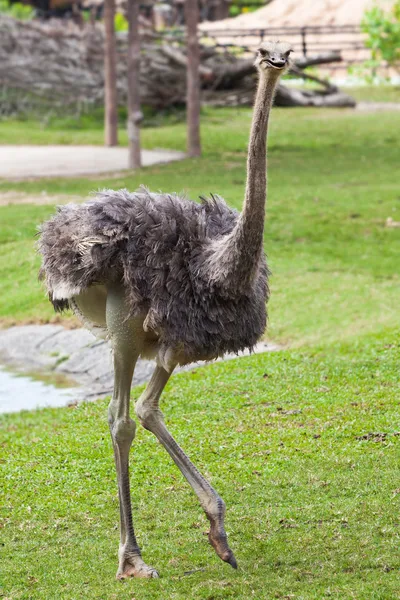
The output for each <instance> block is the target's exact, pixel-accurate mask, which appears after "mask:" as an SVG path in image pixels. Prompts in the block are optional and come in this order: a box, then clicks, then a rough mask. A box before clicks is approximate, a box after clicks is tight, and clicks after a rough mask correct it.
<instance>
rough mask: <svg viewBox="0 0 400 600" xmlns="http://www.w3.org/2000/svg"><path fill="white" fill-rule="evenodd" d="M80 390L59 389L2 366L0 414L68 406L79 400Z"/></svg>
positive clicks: (0, 372) (0, 375)
mask: <svg viewBox="0 0 400 600" xmlns="http://www.w3.org/2000/svg"><path fill="white" fill-rule="evenodd" d="M78 395H79V389H78V388H57V387H56V386H55V385H53V384H50V383H49V384H48V383H43V381H37V380H35V379H32V377H29V376H27V375H19V374H15V373H10V372H9V371H7V370H6V369H4V367H2V366H0V413H12V412H19V411H20V410H33V409H35V408H44V407H46V406H52V407H57V406H66V405H67V404H69V403H70V402H75V401H76V400H77V399H78Z"/></svg>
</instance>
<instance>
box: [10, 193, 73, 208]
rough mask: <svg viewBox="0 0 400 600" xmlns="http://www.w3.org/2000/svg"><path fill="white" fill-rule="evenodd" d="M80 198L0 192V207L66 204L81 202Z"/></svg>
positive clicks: (62, 195) (61, 195) (68, 195)
mask: <svg viewBox="0 0 400 600" xmlns="http://www.w3.org/2000/svg"><path fill="white" fill-rule="evenodd" d="M83 200H85V198H83V197H82V196H72V195H70V194H57V195H51V194H47V192H42V193H40V194H25V193H23V192H0V206H11V205H13V204H67V203H68V202H83Z"/></svg>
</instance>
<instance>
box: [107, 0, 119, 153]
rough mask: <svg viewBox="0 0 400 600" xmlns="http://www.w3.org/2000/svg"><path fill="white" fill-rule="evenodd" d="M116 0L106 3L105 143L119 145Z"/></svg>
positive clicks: (108, 0)
mask: <svg viewBox="0 0 400 600" xmlns="http://www.w3.org/2000/svg"><path fill="white" fill-rule="evenodd" d="M114 17H115V0H105V2H104V27H105V39H104V130H105V131H104V143H105V145H106V146H116V145H117V144H118V112H117V53H116V45H115V29H114Z"/></svg>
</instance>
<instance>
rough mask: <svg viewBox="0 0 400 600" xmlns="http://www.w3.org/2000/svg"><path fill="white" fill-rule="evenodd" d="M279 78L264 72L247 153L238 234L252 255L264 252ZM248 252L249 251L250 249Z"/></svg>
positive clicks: (243, 246) (239, 240)
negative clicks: (270, 139)
mask: <svg viewBox="0 0 400 600" xmlns="http://www.w3.org/2000/svg"><path fill="white" fill-rule="evenodd" d="M277 82H278V77H277V76H276V75H275V73H274V72H273V71H271V72H269V73H268V74H264V73H262V74H261V76H260V80H259V83H258V89H257V94H256V99H255V104H254V111H253V120H252V124H251V130H250V140H249V148H248V154H247V181H246V191H245V197H244V204H243V210H242V214H241V215H240V218H239V221H238V224H237V226H236V230H235V235H236V236H238V238H239V239H238V242H240V247H241V250H242V251H243V252H245V253H246V254H249V255H250V256H251V255H253V254H254V252H256V251H257V250H261V247H262V242H263V232H264V220H265V203H266V199H267V134H268V122H269V115H270V112H271V106H272V103H273V99H274V95H275V88H276V85H277ZM246 249H247V250H246Z"/></svg>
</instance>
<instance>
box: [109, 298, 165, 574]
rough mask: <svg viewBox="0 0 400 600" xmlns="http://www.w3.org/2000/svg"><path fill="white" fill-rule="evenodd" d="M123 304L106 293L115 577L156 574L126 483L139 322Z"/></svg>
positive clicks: (131, 432)
mask: <svg viewBox="0 0 400 600" xmlns="http://www.w3.org/2000/svg"><path fill="white" fill-rule="evenodd" d="M125 315H126V306H125V301H124V296H123V293H122V292H121V291H120V290H119V289H114V290H113V289H112V290H109V293H108V295H107V308H106V318H107V329H108V332H109V334H110V338H111V343H112V347H113V351H114V393H113V397H112V400H111V402H110V405H109V409H108V423H109V427H110V433H111V439H112V443H113V448H114V457H115V466H116V469H117V480H118V496H119V510H120V528H121V539H120V546H119V553H118V556H119V566H118V571H117V578H118V579H123V578H126V577H131V576H133V577H158V574H157V571H156V570H155V569H153V568H152V567H149V566H147V565H146V563H145V562H144V561H143V560H142V557H141V553H140V548H139V546H138V544H137V541H136V537H135V532H134V529H133V524H132V508H131V494H130V485H129V450H130V447H131V444H132V442H133V439H134V437H135V430H136V424H135V422H134V421H133V420H132V419H131V418H130V416H129V404H130V390H131V384H132V377H133V371H134V368H135V364H136V361H137V358H138V356H139V353H140V340H141V335H140V331H143V328H142V327H140V325H141V321H140V323H139V322H137V321H135V320H132V321H125Z"/></svg>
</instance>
